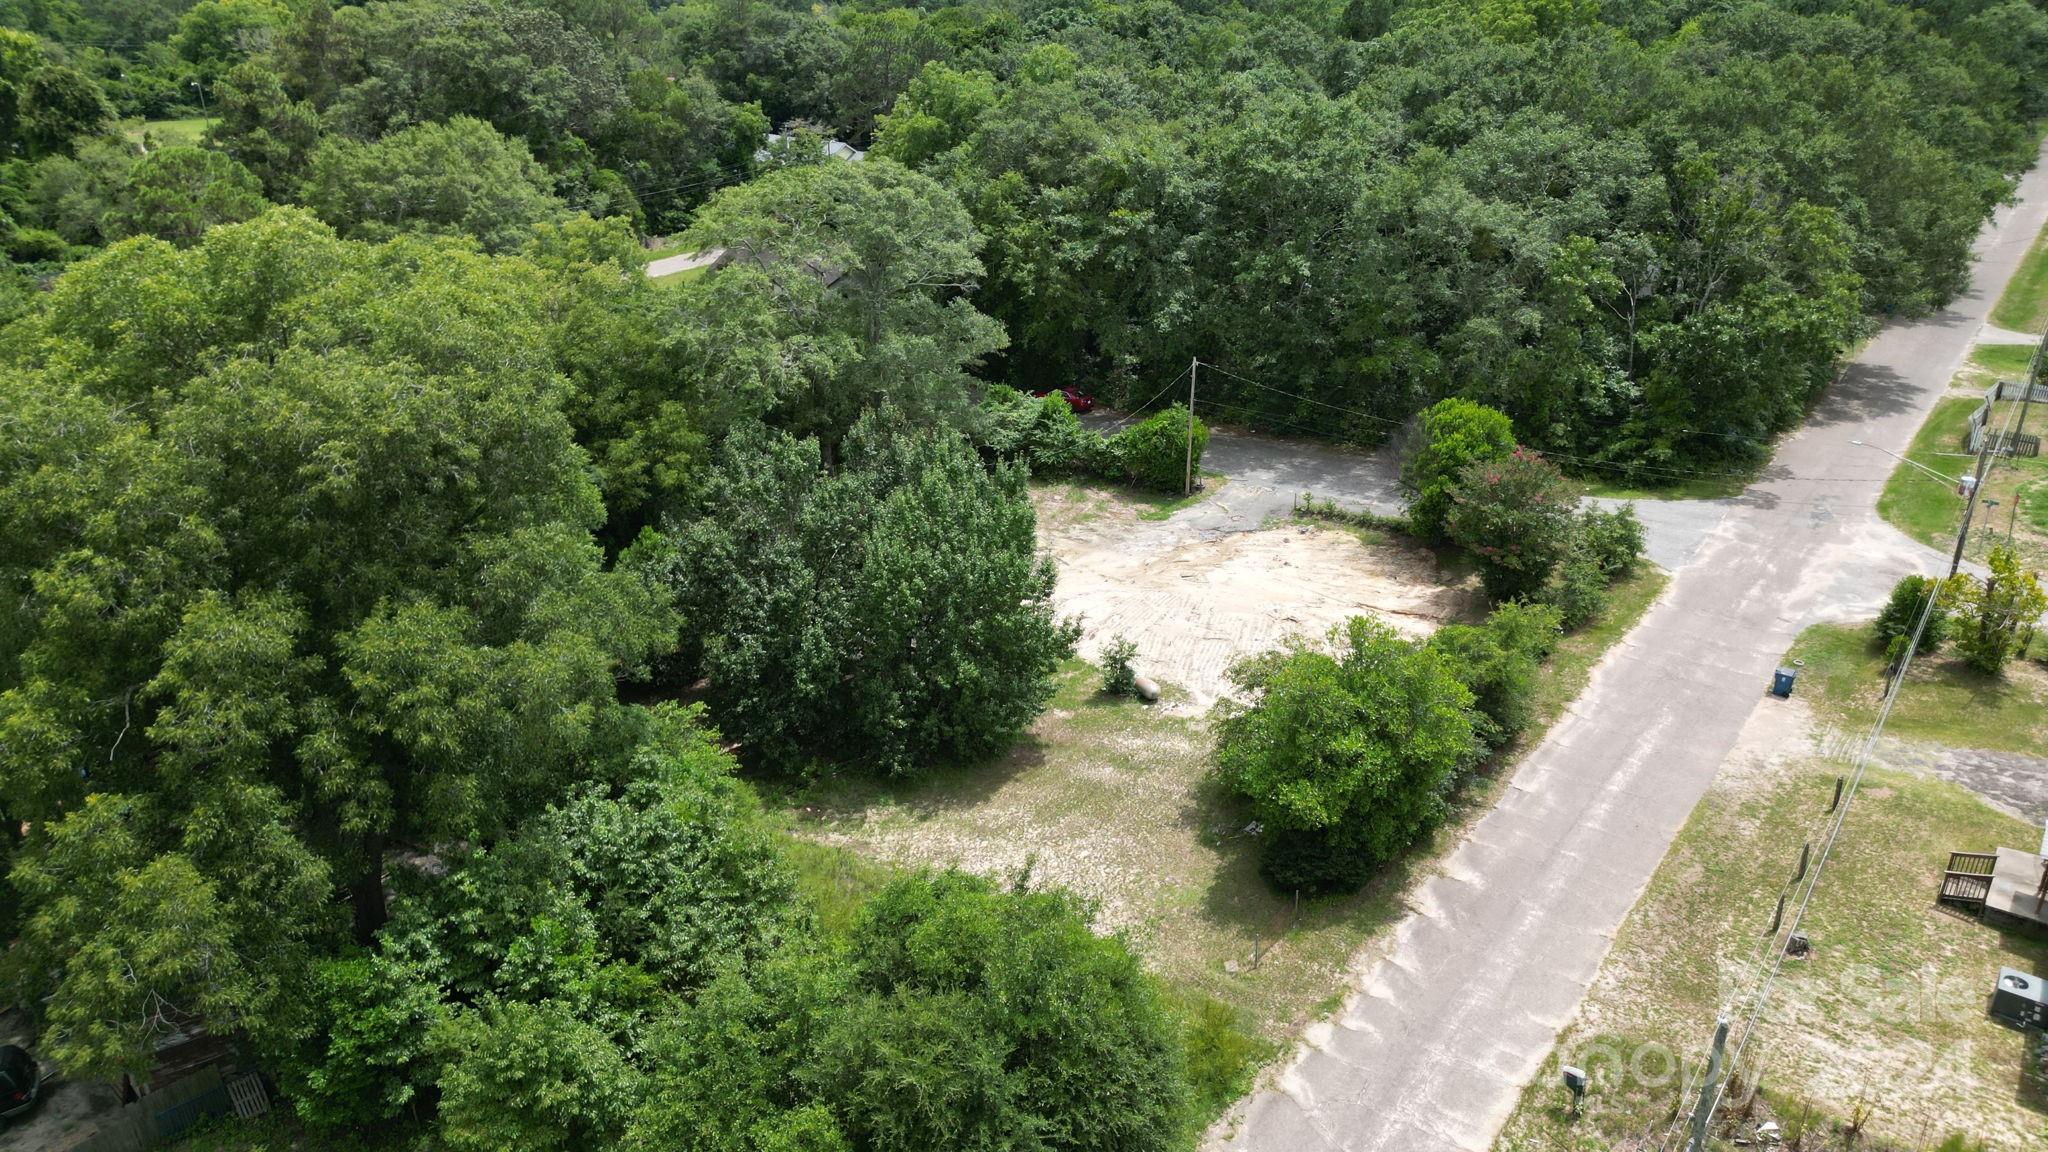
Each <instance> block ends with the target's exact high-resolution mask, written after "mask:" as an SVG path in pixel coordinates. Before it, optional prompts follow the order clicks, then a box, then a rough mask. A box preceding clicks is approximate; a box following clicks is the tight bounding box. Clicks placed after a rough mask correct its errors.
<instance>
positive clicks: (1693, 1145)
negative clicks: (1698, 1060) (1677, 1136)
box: [1685, 1016, 1728, 1152]
mask: <svg viewBox="0 0 2048 1152" xmlns="http://www.w3.org/2000/svg"><path fill="white" fill-rule="evenodd" d="M1727 1047H1728V1018H1727V1017H1726V1016H1723V1017H1721V1018H1720V1019H1718V1020H1716V1021H1714V1051H1713V1053H1712V1054H1711V1055H1709V1056H1708V1057H1707V1074H1706V1077H1705V1078H1704V1079H1703V1080H1702V1082H1701V1083H1700V1102H1699V1103H1698V1104H1697V1105H1696V1106H1694V1108H1693V1110H1692V1136H1691V1137H1690V1138H1689V1139H1688V1140H1686V1142H1685V1152H1707V1121H1709V1120H1711V1119H1713V1117H1714V1105H1716V1104H1718V1103H1720V1100H1721V1053H1722V1052H1723V1051H1724V1050H1726V1049H1727Z"/></svg>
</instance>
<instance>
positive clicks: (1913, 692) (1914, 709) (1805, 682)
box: [1791, 624, 2048, 842]
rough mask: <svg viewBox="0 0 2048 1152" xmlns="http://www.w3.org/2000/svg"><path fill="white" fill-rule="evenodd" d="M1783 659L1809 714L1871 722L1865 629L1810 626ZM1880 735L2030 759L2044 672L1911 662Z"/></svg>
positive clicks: (1856, 724) (1869, 648)
mask: <svg viewBox="0 0 2048 1152" xmlns="http://www.w3.org/2000/svg"><path fill="white" fill-rule="evenodd" d="M1791 654H1792V655H1793V656H1794V657H1797V658H1798V659H1801V660H1804V661H1806V667H1805V669H1804V670H1802V671H1801V673H1800V677H1799V686H1798V688H1797V691H1798V692H1799V693H1800V694H1801V695H1803V696H1805V697H1807V698H1808V699H1810V700H1811V701H1812V703H1813V706H1814V709H1815V711H1817V712H1819V713H1821V714H1823V715H1825V716H1826V717H1827V718H1829V719H1831V720H1833V721H1834V722H1836V723H1837V724H1839V725H1841V726H1842V727H1843V728H1844V729H1846V730H1848V731H1852V732H1856V731H1862V730H1864V729H1865V728H1867V727H1869V726H1870V724H1871V723H1873V722H1874V721H1875V720H1876V719H1877V710H1878V706H1879V705H1880V703H1881V702H1882V700H1883V691H1884V682H1883V675H1884V657H1883V654H1882V653H1880V652H1879V651H1878V648H1877V645H1876V643H1875V642H1874V641H1873V640H1872V639H1871V631H1870V626H1869V625H1867V624H1865V625H1858V626H1844V625H1840V624H1817V625H1815V626H1813V627H1811V628H1808V629H1807V630H1806V631H1804V632H1802V633H1800V635H1799V639H1798V640H1797V641H1796V642H1795V643H1794V644H1793V645H1792V653H1791ZM1885 731H1886V732H1887V733H1888V734H1890V735H1893V736H1897V737H1899V738H1901V739H1905V740H1922V741H1927V742H1931V743H1936V744H1944V745H1947V746H1948V747H1951V748H1988V749H1992V750H1995V751H2003V752H2024V753H2030V754H2033V755H2037V756H2038V755H2040V754H2041V752H2042V750H2043V749H2048V672H2043V671H2042V670H2041V669H2040V668H2039V667H2036V666H2034V665H2032V664H2029V663H2027V662H2025V661H2015V662H2013V663H2012V664H2009V665H2007V667H2006V674H2005V675H2004V676H2002V677H1993V676H1986V675H1984V674H1983V673H1981V672H1978V671H1976V670H1974V669H1972V668H1970V667H1969V666H1968V665H1965V664H1964V663H1963V662H1962V661H1960V660H1958V659H1955V658H1954V657H1953V656H1950V655H1948V654H1947V653H1945V652H1942V653H1936V654H1934V655H1932V656H1920V657H1917V658H1915V659H1914V661H1913V670H1912V672H1911V673H1909V674H1908V676H1907V679H1906V687H1905V689H1904V690H1903V691H1901V692H1900V693H1899V699H1898V702H1897V703H1895V704H1894V705H1893V706H1892V714H1891V718H1890V720H1889V721H1888V722H1887V723H1886V725H1885ZM2038 840H2039V837H2038V836H2037V837H2036V840H2035V842H2038Z"/></svg>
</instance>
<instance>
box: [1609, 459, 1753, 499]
mask: <svg viewBox="0 0 2048 1152" xmlns="http://www.w3.org/2000/svg"><path fill="white" fill-rule="evenodd" d="M1700 471H1704V472H1713V473H1716V475H1711V476H1683V477H1672V478H1671V482H1670V483H1668V484H1667V483H1654V484H1653V483H1646V482H1639V481H1633V480H1625V479H1619V478H1616V477H1611V476H1592V477H1586V476H1578V477H1574V479H1576V480H1578V482H1579V483H1580V485H1582V486H1583V487H1584V489H1585V493H1586V495H1588V496H1604V497H1608V498H1610V499H1614V500H1730V499H1733V498H1735V497H1737V496H1740V495H1742V493H1743V490H1744V489H1746V488H1748V487H1749V486H1750V485H1751V484H1754V483H1756V480H1757V477H1758V476H1759V475H1761V474H1762V472H1763V464H1762V463H1758V464H1754V465H1747V466H1743V465H1737V466H1723V465H1711V466H1707V467H1703V468H1701V469H1700Z"/></svg>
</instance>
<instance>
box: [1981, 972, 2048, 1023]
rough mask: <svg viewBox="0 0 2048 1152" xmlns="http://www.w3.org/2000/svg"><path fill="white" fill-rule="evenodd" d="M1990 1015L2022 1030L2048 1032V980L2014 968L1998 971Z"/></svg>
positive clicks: (1992, 994) (1992, 993)
mask: <svg viewBox="0 0 2048 1152" xmlns="http://www.w3.org/2000/svg"><path fill="white" fill-rule="evenodd" d="M1991 1014H1992V1015H1993V1016H1996V1017H1998V1018H1999V1019H2000V1020H2003V1021H2005V1022H2006V1023H2008V1024H2015V1025H2018V1026H2019V1027H2021V1028H2048V980H2043V979H2041V978H2040V977H2039V976H2032V975H2029V974H2027V973H2025V972H2021V971H2019V970H2017V969H2014V968H2000V969H1999V970H1998V986H1997V987H1996V988H1994V989H1992V992H1991Z"/></svg>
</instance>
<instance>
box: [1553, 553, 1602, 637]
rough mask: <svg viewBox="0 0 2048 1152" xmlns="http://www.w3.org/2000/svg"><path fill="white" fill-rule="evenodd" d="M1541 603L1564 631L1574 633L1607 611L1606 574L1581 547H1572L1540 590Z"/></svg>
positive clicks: (1597, 562) (1598, 563)
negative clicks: (1553, 612)
mask: <svg viewBox="0 0 2048 1152" xmlns="http://www.w3.org/2000/svg"><path fill="white" fill-rule="evenodd" d="M1543 602H1544V603H1546V604H1549V605H1551V606H1553V607H1555V608H1556V609H1557V611H1558V617H1559V620H1560V621H1561V622H1562V623H1563V625H1564V628H1565V631H1567V632H1570V631H1574V630H1576V629H1578V628H1579V627H1581V626H1582V625H1584V624H1585V623H1586V622H1587V621H1589V620H1591V619H1593V618H1594V617H1595V616H1598V615H1600V613H1602V612H1605V611H1606V610H1607V574H1606V573H1604V572H1602V571H1601V570H1600V562H1599V561H1598V560H1597V559H1595V558H1594V557H1593V555H1592V553H1591V552H1590V551H1589V550H1588V549H1587V548H1586V547H1585V546H1584V545H1583V544H1581V545H1575V546H1573V548H1572V550H1571V551H1570V552H1569V553H1567V554H1566V555H1565V558H1564V562H1563V563H1561V564H1559V565H1558V566H1557V573H1556V575H1555V576H1554V577H1553V578H1552V579H1551V581H1550V583H1549V584H1548V585H1547V586H1545V588H1544V589H1543Z"/></svg>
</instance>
